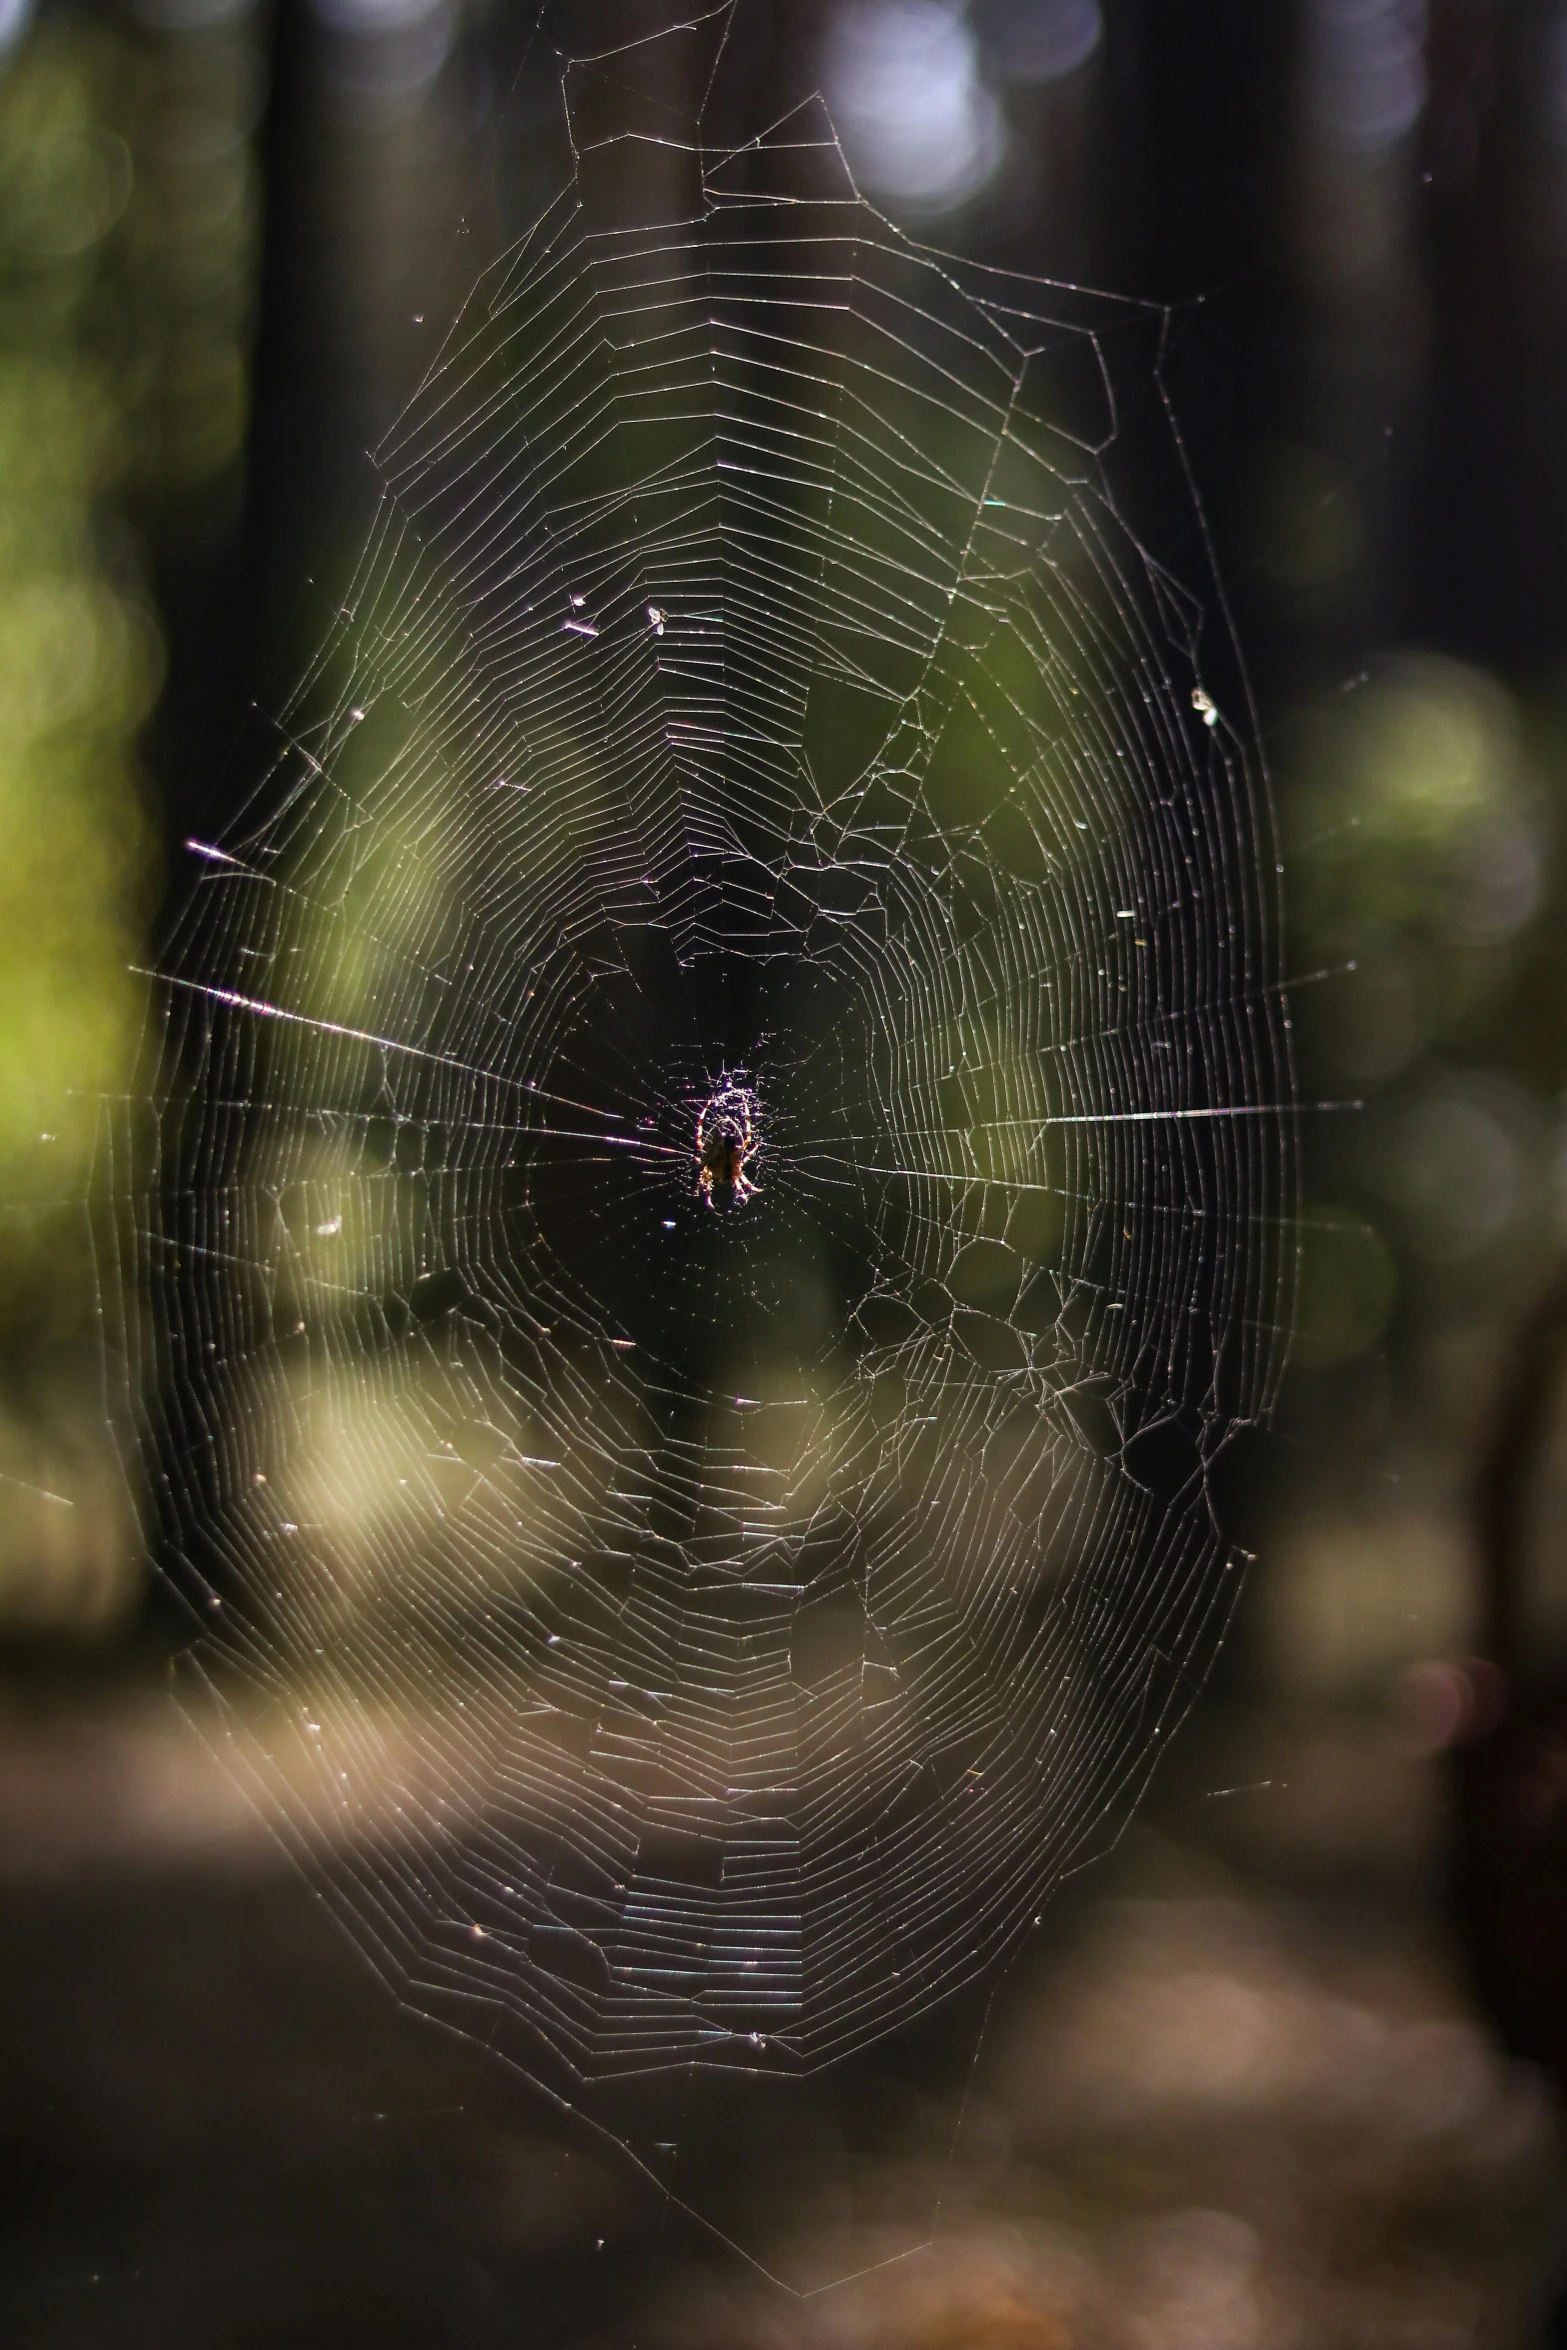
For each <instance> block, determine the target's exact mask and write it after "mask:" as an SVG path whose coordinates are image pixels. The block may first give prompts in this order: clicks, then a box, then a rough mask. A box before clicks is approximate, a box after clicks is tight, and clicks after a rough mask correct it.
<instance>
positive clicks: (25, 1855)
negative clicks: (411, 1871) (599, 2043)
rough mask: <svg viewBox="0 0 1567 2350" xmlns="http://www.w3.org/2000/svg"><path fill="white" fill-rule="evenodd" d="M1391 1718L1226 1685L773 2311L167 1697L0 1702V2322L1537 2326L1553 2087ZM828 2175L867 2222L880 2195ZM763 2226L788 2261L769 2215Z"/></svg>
mask: <svg viewBox="0 0 1567 2350" xmlns="http://www.w3.org/2000/svg"><path fill="white" fill-rule="evenodd" d="M1439 1811H1440V1786H1439V1781H1438V1778H1437V1776H1436V1773H1435V1771H1434V1769H1433V1766H1431V1765H1430V1764H1429V1763H1424V1762H1421V1761H1418V1760H1416V1759H1414V1758H1413V1757H1412V1756H1411V1755H1410V1753H1409V1752H1408V1750H1407V1747H1406V1745H1405V1744H1404V1742H1403V1741H1402V1740H1401V1737H1400V1734H1399V1732H1398V1730H1397V1727H1396V1725H1394V1724H1391V1723H1390V1722H1388V1721H1387V1720H1385V1719H1379V1718H1375V1717H1372V1716H1369V1715H1367V1714H1365V1713H1363V1712H1356V1711H1351V1710H1342V1709H1341V1710H1325V1709H1313V1708H1310V1707H1294V1708H1279V1707H1271V1708H1269V1709H1268V1710H1267V1712H1266V1713H1263V1712H1261V1711H1258V1710H1253V1709H1247V1708H1242V1707H1239V1706H1237V1705H1235V1704H1227V1703H1225V1702H1223V1701H1217V1702H1215V1703H1213V1704H1211V1705H1210V1706H1209V1707H1208V1708H1207V1709H1206V1710H1204V1711H1200V1712H1199V1716H1198V1718H1197V1720H1196V1722H1195V1724H1194V1726H1193V1727H1192V1729H1190V1730H1189V1731H1188V1733H1187V1734H1186V1736H1185V1737H1184V1739H1183V1740H1182V1741H1181V1743H1180V1745H1179V1747H1178V1749H1177V1752H1176V1754H1175V1756H1174V1757H1173V1758H1172V1761H1171V1764H1170V1766H1169V1768H1168V1770H1167V1772H1166V1774H1165V1776H1164V1778H1163V1779H1162V1780H1161V1782H1160V1783H1159V1785H1158V1787H1157V1788H1156V1790H1155V1793H1154V1796H1153V1799H1152V1801H1151V1803H1150V1804H1149V1806H1148V1808H1147V1810H1146V1811H1145V1814H1144V1816H1143V1819H1142V1821H1141V1822H1140V1824H1138V1825H1137V1826H1136V1827H1134V1828H1133V1829H1132V1830H1131V1831H1130V1832H1129V1833H1128V1835H1127V1836H1126V1837H1125V1838H1124V1840H1123V1841H1122V1843H1121V1845H1120V1847H1119V1848H1118V1850H1117V1851H1116V1852H1115V1853H1114V1854H1113V1855H1112V1856H1111V1857H1110V1858H1109V1859H1108V1860H1107V1861H1105V1862H1103V1863H1101V1864H1100V1865H1099V1866H1097V1867H1095V1868H1093V1869H1091V1870H1089V1871H1087V1872H1085V1874H1084V1875H1083V1876H1082V1877H1081V1878H1080V1879H1078V1880H1077V1881H1076V1883H1075V1884H1073V1885H1071V1886H1069V1887H1068V1888H1067V1889H1066V1890H1065V1891H1064V1892H1063V1894H1062V1895H1061V1896H1060V1897H1059V1898H1058V1900H1057V1901H1056V1903H1055V1905H1054V1907H1053V1909H1052V1910H1051V1911H1050V1912H1049V1913H1048V1915H1047V1918H1046V1922H1045V1926H1044V1929H1043V1931H1042V1932H1041V1933H1040V1934H1039V1935H1038V1936H1037V1937H1036V1940H1035V1944H1034V1946H1033V1947H1032V1948H1031V1949H1030V1950H1029V1951H1028V1952H1027V1953H1025V1956H1024V1958H1023V1959H1022V1961H1021V1962H1020V1963H1019V1965H1018V1967H1017V1968H1016V1969H1015V1970H1014V1973H1013V1975H1012V1977H1011V1979H1010V1980H1009V1982H1008V1983H1007V1984H1006V1985H1005V1986H1004V1988H1003V1991H1002V1994H1001V1996H1000V1999H999V2000H998V2002H997V2006H996V2009H995V2011H994V2013H993V2016H992V2021H991V2026H990V2030H989V2032H988V2034H987V2038H986V2041H985V2044H984V2046H983V2048H982V2050H981V2054H980V2058H979V2061H978V2065H977V2067H976V2069H975V2071H974V2074H973V2077H972V2080H971V2081H970V2083H969V2085H968V2095H967V2100H966V2107H965V2110H964V2115H963V2123H962V2129H961V2132H960V2135H959V2140H958V2145H957V2151H956V2154H955V2157H954V2160H953V2163H952V2166H951V2170H950V2173H949V2175H948V2176H947V2178H946V2180H945V2183H944V2191H943V2193H942V2212H941V2220H940V2225H939V2228H938V2231H937V2234H936V2238H935V2241H934V2242H933V2243H932V2244H931V2245H930V2246H929V2248H928V2249H926V2250H924V2251H922V2252H919V2253H916V2254H914V2255H912V2256H911V2257H909V2258H907V2259H903V2260H898V2261H894V2262H892V2263H891V2264H890V2265H887V2266H883V2267H880V2268H878V2269H876V2270H874V2271H873V2272H872V2273H870V2274H868V2275H865V2276H862V2277H861V2278H860V2279H859V2280H858V2281H856V2282H852V2283H849V2284H846V2285H843V2286H840V2287H837V2288H835V2289H832V2290H828V2291H826V2292H823V2293H820V2294H817V2295H814V2296H812V2297H809V2298H806V2299H797V2298H794V2297H793V2296H791V2295H789V2294H787V2293H785V2292H782V2291H780V2290H779V2289H778V2288H776V2287H774V2286H772V2285H770V2284H768V2283H766V2282H765V2281H763V2280H762V2279H760V2278H759V2277H758V2276H757V2274H756V2272H755V2271H754V2270H753V2269H751V2268H750V2267H748V2266H747V2264H746V2263H745V2262H744V2261H743V2260H741V2259H739V2258H738V2257H736V2256H734V2255H733V2254H731V2253H729V2252H728V2251H726V2249H725V2248H724V2247H723V2246H722V2245H720V2244H715V2243H714V2242H713V2241H712V2239H711V2238H706V2237H703V2236H701V2235H699V2234H697V2233H696V2232H695V2231H693V2230H691V2229H689V2228H688V2227H686V2226H684V2225H682V2224H680V2223H678V2222H677V2221H674V2220H672V2219H671V2218H670V2216H669V2215H668V2214H667V2213H664V2212H662V2211H661V2207H660V2203H659V2199H658V2198H657V2196H656V2195H655V2194H654V2193H653V2191H652V2190H651V2189H650V2188H649V2187H648V2186H647V2185H646V2183H645V2182H644V2181H642V2180H640V2179H639V2178H638V2176H637V2174H636V2173H635V2172H634V2171H633V2170H632V2168H631V2166H630V2165H629V2164H628V2163H623V2162H621V2161H620V2160H619V2159H618V2158H617V2157H615V2156H614V2155H613V2154H611V2153H607V2152H605V2151H604V2150H603V2149H602V2148H599V2149H598V2150H595V2148H594V2147H593V2146H592V2145H590V2144H588V2143H586V2142H585V2140H584V2139H583V2138H582V2137H581V2136H573V2135H571V2134H570V2133H568V2132H566V2131H565V2130H564V2129H563V2127H562V2125H560V2124H559V2123H558V2122H557V2121H556V2120H555V2119H554V2118H552V2117H551V2116H550V2115H549V2114H548V2113H547V2112H545V2111H544V2110H543V2109H542V2108H541V2106H540V2105H539V2103H538V2101H537V2100H536V2099H534V2098H532V2097H531V2096H530V2094H529V2092H528V2091H527V2090H526V2089H525V2088H524V2087H523V2085H522V2084H521V2083H519V2082H518V2081H517V2080H516V2079H515V2078H514V2077H513V2076H511V2075H508V2074H507V2073H506V2072H505V2071H504V2070H503V2069H501V2068H500V2067H499V2066H497V2065H495V2064H494V2063H493V2061H492V2060H491V2059H490V2058H488V2057H487V2055H486V2054H485V2052H484V2051H483V2049H482V2048H480V2047H477V2046H474V2045H471V2044H466V2043H464V2042H461V2041H458V2040H455V2039H453V2038H452V2037H450V2036H448V2035H446V2034H443V2033H441V2032H439V2031H437V2030H436V2029H434V2028H432V2027H431V2026H429V2025H427V2024H424V2023H422V2022H420V2021H419V2020H417V2019H416V2018H414V2017H411V2016H409V2015H407V2014H406V2013H404V2012H403V2011H401V2010H400V2009H399V2008H398V2007H397V2006H396V2004H395V2003H394V2001H393V2000H392V1999H391V1998H390V1997H389V1996H388V1995H387V1993H386V1991H385V1990H384V1988H383V1987H382V1986H381V1985H380V1984H379V1983H378V1982H377V1980H376V1979H375V1977H374V1976H373V1975H372V1974H371V1972H370V1971H369V1969H368V1968H367V1967H365V1966H364V1965H363V1964H362V1963H361V1962H360V1960H359V1959H358V1958H357V1956H356V1955H355V1954H354V1953H353V1951H352V1950H351V1949H350V1948H349V1947H348V1946H347V1945H346V1943H345V1942H344V1941H343V1939H342V1938H341V1936H340V1935H339V1933H338V1932H337V1930H336V1928H335V1927H334V1926H333V1925H332V1923H331V1922H330V1921H329V1919H328V1918H327V1916H326V1914H325V1913H324V1912H323V1911H322V1910H321V1909H320V1908H319V1907H318V1905H317V1904H316V1902H315V1900H314V1899H313V1897H312V1895H311V1894H310V1893H309V1892H308V1891H307V1889H306V1888H305V1886H304V1885H303V1884H302V1883H301V1882H300V1881H299V1880H298V1879H297V1878H296V1877H295V1876H294V1875H293V1874H292V1873H291V1872H290V1871H289V1870H288V1869H287V1867H286V1865H285V1864H284V1863H283V1862H282V1861H281V1859H280V1856H279V1854H278V1852H277V1848H276V1847H275V1845H274V1844H273V1842H272V1840H271V1837H270V1835H269V1833H268V1832H267V1830H266V1829H265V1828H264V1827H263V1826H262V1824H261V1822H260V1821H259V1819H257V1818H256V1816H255V1815H254V1814H253V1813H252V1812H251V1811H250V1810H249V1808H248V1806H247V1805H246V1803H245V1802H244V1800H243V1798H242V1797H241V1796H240V1795H239V1794H238V1792H237V1791H236V1790H235V1789H234V1788H233V1786H232V1785H231V1783H230V1782H229V1781H228V1779H227V1778H226V1776H225V1775H224V1773H223V1772H222V1770H221V1768H220V1767H219V1766H218V1764H217V1763H215V1762H214V1761H213V1760H212V1759H211V1757H210V1756H209V1754H208V1752H207V1750H206V1748H205V1747H204V1746H203V1745H202V1744H201V1743H200V1742H199V1741H198V1739H197V1738H196V1737H195V1736H194V1734H193V1733H191V1732H190V1731H189V1730H188V1729H187V1727H186V1726H185V1725H184V1723H183V1721H182V1720H181V1718H180V1717H179V1716H178V1715H177V1714H176V1713H175V1711H174V1709H173V1707H172V1705H171V1704H170V1702H169V1700H168V1698H167V1696H166V1695H165V1693H164V1691H163V1689H162V1687H161V1684H159V1685H149V1686H147V1687H145V1688H143V1689H140V1690H135V1691H131V1692H122V1693H121V1694H120V1695H118V1696H117V1697H116V1698H115V1699H114V1700H113V1702H112V1703H110V1704H108V1705H105V1704H104V1703H103V1702H102V1701H101V1699H100V1698H98V1697H97V1696H96V1695H94V1694H92V1693H89V1695H88V1696H87V1698H86V1699H83V1698H80V1697H73V1696H72V1695H71V1694H70V1693H68V1692H67V1693H61V1692H58V1691H56V1692H54V1693H52V1694H43V1693H38V1694H35V1695H33V1696H31V1697H23V1696H19V1695H18V1694H17V1693H16V1692H15V1691H12V1692H11V1693H10V1694H8V1696H7V1698H6V1700H5V1707H4V1712H3V1715H0V1910H3V1922H0V1970H3V1973H0V2068H3V2081H4V2087H3V2091H0V2112H3V2115H4V2122H3V2128H4V2131H5V2135H6V2138H7V2140H8V2145H7V2147H6V2164H5V2167H6V2171H7V2174H8V2176H9V2178H10V2180H11V2182H12V2184H11V2188H10V2191H9V2193H8V2195H7V2198H6V2201H5V2205H4V2217H3V2221H0V2226H3V2229H4V2234H5V2246H4V2253H3V2257H0V2278H3V2282H0V2335H3V2338H4V2339H5V2340H7V2341H8V2342H15V2343H18V2344H24V2343H25V2344H28V2345H34V2344H36V2345H39V2346H40V2350H42V2346H44V2345H48V2346H50V2350H55V2346H60V2350H64V2346H65V2345H77V2344H79V2345H82V2346H83V2350H87V2346H89V2345H90V2346H91V2350H119V2346H120V2345H126V2346H129V2345H133V2344H142V2343H148V2344H151V2343H154V2342H156V2343H159V2344H169V2343H183V2342H187V2341H188V2342H191V2343H202V2344H218V2343H224V2344H235V2345H245V2346H247V2350H248V2346H250V2345H255V2346H257V2350H259V2346H261V2345H271V2344H284V2343H287V2344H291V2345H300V2346H304V2350H308V2346H309V2345H311V2344H315V2343H321V2344H326V2343H328V2342H331V2343H334V2344H337V2343H342V2342H345V2341H346V2342H350V2343H358V2342H367V2343H368V2342H372V2341H373V2342H375V2343H377V2344H379V2345H382V2346H383V2350H395V2346H396V2345H399V2344H403V2343H407V2344H410V2345H412V2344H415V2343H418V2344H421V2345H439V2344H443V2343H448V2342H449V2343H452V2344H457V2343H463V2344H465V2345H470V2346H471V2345H478V2344H483V2343H488V2342H495V2343H502V2342H505V2343H516V2342H518V2341H521V2340H526V2341H528V2342H530V2343H550V2344H562V2345H564V2344H568V2343H570V2344H583V2345H585V2344H589V2343H594V2344H599V2343H602V2344H606V2345H607V2344H621V2343H636V2344H638V2345H641V2346H642V2350H807V2346H812V2350H814V2346H816V2345H822V2346H823V2350H839V2346H840V2345H841V2346H842V2350H860V2346H862V2345H863V2346H864V2350H964V2346H968V2350H1066V2346H1067V2345H1073V2346H1080V2350H1099V2346H1101V2345H1102V2346H1104V2350H1122V2346H1124V2350H1185V2346H1188V2345H1189V2346H1190V2350H1199V2346H1201V2350H1289V2346H1292V2345H1296V2344H1299V2345H1301V2346H1302V2350H1305V2346H1306V2345H1311V2346H1312V2350H1338V2346H1343V2350H1352V2346H1353V2350H1361V2346H1364V2350H1373V2346H1375V2350H1391V2346H1394V2345H1401V2344H1407V2345H1409V2350H1481V2346H1482V2345H1484V2346H1488V2350H1489V2346H1492V2345H1495V2346H1497V2350H1502V2346H1504V2345H1512V2344H1522V2343H1525V2342H1528V2341H1530V2340H1533V2339H1537V2338H1538V2327H1539V2323H1540V2313H1541V2310H1542V2308H1543V2302H1544V2296H1545V2293H1546V2288H1547V2281H1548V2278H1549V2274H1550V2271H1551V2267H1552V2264H1553V2259H1554V2250H1553V2246H1554V2239H1555V2236H1556V2233H1557V2232H1558V2229H1559V2224H1560V2214H1559V2210H1558V2205H1559V2202H1560V2192H1561V2190H1560V2175H1559V2156H1558V2148H1557V2138H1556V2131H1555V2126H1554V2123H1553V2119H1552V2116H1551V2113H1550V2110H1549V2107H1548V2104H1547V2101H1546V2098H1545V2094H1544V2091H1543V2089H1542V2088H1541V2086H1540V2084H1539V2083H1538V2082H1537V2081H1536V2080H1535V2078H1534V2077H1533V2076H1532V2075H1530V2074H1529V2073H1528V2072H1526V2071H1525V2070H1523V2069H1522V2068H1518V2067H1514V2066H1511V2065H1509V2064H1508V2063H1507V2062H1506V2061H1505V2060H1504V2059H1503V2058H1502V2057H1500V2056H1499V2055H1498V2053H1497V2052H1496V2050H1495V2049H1494V2047H1493V2046H1492V2044H1491V2043H1490V2041H1489V2039H1488V2037H1487V2035H1486V2033H1485V2031H1484V2029H1483V2027H1482V2026H1481V2025H1480V2024H1478V2023H1477V2022H1476V2020H1475V2019H1474V2016H1473V2014H1472V2012H1471V2011H1470V2009H1469V2008H1468V2007H1467V2005H1466V2003H1465V1999H1464V1995H1463V1991H1462V1987H1461V1985H1460V1984H1459V1982H1458V1980H1457V1977H1456V1970H1455V1962H1454V1959H1453V1956H1452V1954H1451V1952H1450V1950H1449V1949H1448V1948H1447V1947H1446V1945H1445V1943H1444V1941H1443V1939H1442V1936H1441V1934H1440V1931H1439V1930H1438V1929H1437V1927H1435V1926H1434V1925H1433V1914H1434V1911H1435V1907H1436V1904H1435V1903H1434V1902H1433V1899H1432V1890H1433V1886H1432V1880H1433V1871H1434V1869H1435V1866H1436V1852H1437V1842H1438V1833H1439ZM909 2185H910V2182H909V2181H907V2180H889V2179H882V2178H879V2177H877V2176H875V2175H869V2173H867V2174H866V2175H860V2176H857V2177H855V2178H854V2179H853V2180H852V2181H851V2182H850V2186H851V2192H852V2199H853V2202H854V2204H855V2206H856V2207H857V2209H858V2210H859V2211H860V2212H862V2213H864V2212H870V2213H872V2214H874V2212H875V2210H876V2208H877V2205H878V2200H879V2199H882V2198H886V2197H891V2198H892V2199H893V2200H897V2199H898V2198H899V2197H900V2196H904V2195H906V2194H907V2192H908V2190H909ZM779 2251H780V2254H781V2255H782V2254H784V2253H785V2252H786V2251H787V2247H786V2245H785V2244H784V2242H783V2239H782V2238H781V2237H780V2241H779Z"/></svg>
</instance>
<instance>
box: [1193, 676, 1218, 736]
mask: <svg viewBox="0 0 1567 2350" xmlns="http://www.w3.org/2000/svg"><path fill="white" fill-rule="evenodd" d="M1192 708H1193V709H1194V710H1195V711H1196V713H1197V715H1198V717H1199V718H1200V719H1201V720H1202V722H1203V724H1204V726H1217V725H1218V723H1219V713H1218V709H1217V707H1216V705H1215V703H1214V699H1213V696H1212V695H1211V694H1206V693H1204V692H1203V689H1202V687H1201V686H1200V685H1194V686H1193V687H1192Z"/></svg>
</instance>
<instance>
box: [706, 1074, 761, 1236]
mask: <svg viewBox="0 0 1567 2350" xmlns="http://www.w3.org/2000/svg"><path fill="white" fill-rule="evenodd" d="M755 1153H756V1140H755V1136H754V1135H753V1133H752V1130H751V1105H750V1102H749V1100H748V1099H747V1097H746V1096H745V1094H743V1093H741V1092H739V1091H738V1090H736V1091H731V1092H728V1093H720V1094H715V1096H714V1097H713V1099H712V1100H711V1101H710V1102H709V1103H708V1105H707V1107H706V1109H705V1110H704V1111H703V1112H702V1115H701V1117H700V1118H699V1119H698V1120H697V1124H696V1167H697V1174H696V1187H697V1190H698V1191H699V1192H700V1193H701V1194H702V1197H703V1198H704V1199H705V1200H706V1202H707V1204H708V1206H709V1207H710V1208H737V1207H739V1206H740V1205H741V1203H742V1202H743V1201H745V1200H748V1199H751V1198H753V1197H754V1196H755V1194H756V1193H757V1192H758V1191H759V1190H760V1188H761V1186H760V1185H759V1184H756V1183H753V1182H752V1181H751V1178H750V1177H749V1176H748V1175H747V1173H746V1171H745V1170H746V1166H747V1163H748V1162H749V1161H750V1160H751V1159H752V1158H753V1157H754V1156H755Z"/></svg>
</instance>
